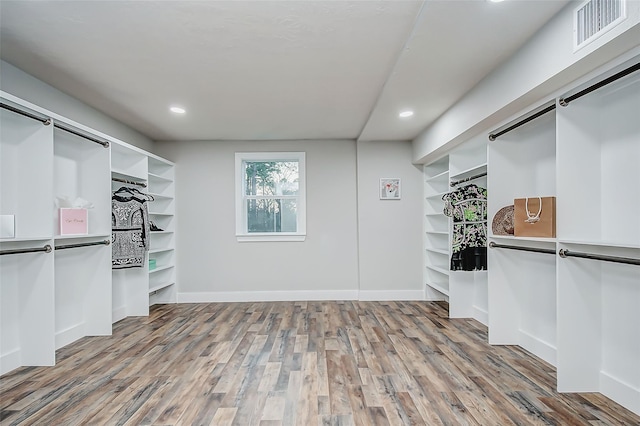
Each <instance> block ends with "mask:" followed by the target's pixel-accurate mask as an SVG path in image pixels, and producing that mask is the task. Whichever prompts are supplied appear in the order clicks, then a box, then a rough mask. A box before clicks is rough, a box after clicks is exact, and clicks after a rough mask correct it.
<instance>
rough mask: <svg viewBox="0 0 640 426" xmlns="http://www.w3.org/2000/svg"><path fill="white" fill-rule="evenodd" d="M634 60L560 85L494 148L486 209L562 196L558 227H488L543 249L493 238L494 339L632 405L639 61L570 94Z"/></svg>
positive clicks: (639, 295)
mask: <svg viewBox="0 0 640 426" xmlns="http://www.w3.org/2000/svg"><path fill="white" fill-rule="evenodd" d="M639 60H640V58H638V57H636V58H633V59H632V60H630V61H627V62H625V63H618V65H617V66H616V67H615V68H612V69H610V70H608V71H605V72H603V73H602V74H601V75H600V76H597V77H594V78H593V79H592V80H591V81H589V82H586V83H584V84H582V85H580V86H579V87H572V88H569V89H565V92H563V93H558V95H559V98H558V99H557V100H556V102H555V110H553V111H550V112H548V113H546V114H544V115H542V116H540V117H538V118H536V119H534V120H532V121H530V122H528V123H526V124H524V125H522V126H521V127H519V128H517V129H516V130H513V131H510V132H508V133H507V134H505V135H503V136H500V137H499V138H498V139H497V140H496V141H494V142H490V143H489V149H488V167H489V170H490V173H489V188H488V189H489V194H490V197H489V218H491V217H493V215H494V214H495V213H496V212H497V211H498V209H500V208H501V207H503V206H506V205H509V204H512V203H513V199H514V198H523V197H526V196H556V197H557V204H556V207H557V212H556V225H557V226H556V228H557V232H556V234H557V237H556V238H522V237H513V236H498V235H492V236H491V240H492V241H493V242H494V243H496V244H501V245H507V246H516V247H519V248H526V249H533V250H538V249H541V250H543V251H546V252H548V253H540V252H536V251H521V250H513V249H509V248H496V249H490V250H489V342H490V343H492V344H518V345H520V346H522V347H524V348H525V349H527V350H529V351H530V352H532V353H534V354H536V355H538V356H539V357H541V358H543V359H545V360H546V361H548V362H549V363H551V364H553V365H555V366H556V367H557V377H558V383H557V386H558V391H560V392H600V393H602V394H604V395H605V396H607V397H609V398H611V399H613V400H614V401H616V402H618V403H620V404H621V405H623V406H625V407H626V408H628V409H630V410H631V411H633V412H635V413H637V414H640V363H639V360H640V326H639V325H640V266H639V265H638V262H639V261H640V224H639V222H638V221H637V220H633V214H631V216H628V214H629V212H636V211H639V210H640V193H639V192H638V188H640V175H638V170H640V120H638V111H640V71H635V72H632V73H630V74H628V75H626V76H624V77H622V78H620V79H618V80H616V81H614V82H613V83H609V84H607V85H605V86H603V87H600V88H597V89H595V90H594V91H591V92H588V93H585V94H583V95H582V96H579V97H578V98H576V99H571V97H570V96H571V95H572V94H574V93H578V92H581V91H582V90H583V89H585V88H586V87H591V86H592V85H594V84H595V83H597V82H600V81H602V80H604V79H605V78H608V77H610V76H612V75H614V74H617V73H619V72H621V71H622V70H625V69H629V67H631V66H632V65H635V64H637V63H638V61H639ZM565 97H569V102H568V105H567V104H566V103H565V102H563V101H562V100H563V99H564V98H565ZM550 105H551V106H553V104H550ZM542 107H544V105H543V106H541V107H540V108H539V109H541V108H542ZM531 113H532V114H533V113H535V111H531ZM509 124H510V123H508V124H506V125H505V126H507V125H509ZM630 217H631V219H629V218H630ZM549 253H550V254H549ZM560 254H562V255H560ZM572 255H573V256H572ZM585 257H586V258H585ZM611 258H613V259H611ZM612 260H613V261H612ZM620 261H622V262H620ZM625 261H626V262H627V263H625Z"/></svg>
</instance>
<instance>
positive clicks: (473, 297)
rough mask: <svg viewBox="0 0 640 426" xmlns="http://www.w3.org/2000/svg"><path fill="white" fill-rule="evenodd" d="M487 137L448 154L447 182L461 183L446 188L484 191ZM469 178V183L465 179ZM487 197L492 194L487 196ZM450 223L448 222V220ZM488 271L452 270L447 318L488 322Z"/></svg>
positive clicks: (469, 141)
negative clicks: (471, 186) (478, 188)
mask: <svg viewBox="0 0 640 426" xmlns="http://www.w3.org/2000/svg"><path fill="white" fill-rule="evenodd" d="M486 175H487V142H486V137H483V136H479V137H476V138H473V139H470V140H468V141H466V142H464V143H463V144H461V145H460V146H458V147H456V148H455V149H454V150H453V151H452V152H451V153H449V180H450V182H451V183H456V182H460V183H459V184H458V185H456V186H454V187H451V186H450V188H449V191H453V190H455V189H456V188H460V187H464V186H465V185H468V184H475V185H477V186H479V187H482V188H487V176H486ZM467 179H469V180H467ZM488 196H489V197H490V196H491V194H488ZM449 220H450V221H451V219H449ZM487 287H488V284H487V271H486V270H482V271H451V272H450V274H449V317H450V318H474V319H476V320H478V321H480V322H481V323H483V324H485V325H486V324H487V322H488V294H487V292H488V289H487Z"/></svg>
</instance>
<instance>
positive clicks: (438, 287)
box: [424, 156, 450, 300]
mask: <svg viewBox="0 0 640 426" xmlns="http://www.w3.org/2000/svg"><path fill="white" fill-rule="evenodd" d="M424 178H425V180H424V199H425V204H424V234H425V238H424V265H425V266H424V267H425V269H424V281H425V296H426V299H427V300H448V297H449V253H450V249H449V221H448V220H447V217H446V216H445V215H444V213H443V212H442V209H443V207H444V202H443V201H442V196H443V195H444V194H446V193H447V192H449V159H448V157H446V156H445V157H443V158H441V159H440V160H438V161H436V162H434V163H432V164H428V165H426V166H424Z"/></svg>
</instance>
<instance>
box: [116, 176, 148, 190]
mask: <svg viewBox="0 0 640 426" xmlns="http://www.w3.org/2000/svg"><path fill="white" fill-rule="evenodd" d="M111 180H112V181H114V182H122V183H127V184H129V185H138V186H141V187H143V188H146V187H147V184H146V183H144V182H136V181H133V180H126V179H120V178H117V177H112V178H111Z"/></svg>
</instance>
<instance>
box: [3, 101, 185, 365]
mask: <svg viewBox="0 0 640 426" xmlns="http://www.w3.org/2000/svg"><path fill="white" fill-rule="evenodd" d="M0 98H2V104H3V108H0V200H1V202H0V214H2V215H9V216H12V217H13V219H14V224H15V226H14V227H13V230H14V232H13V236H11V235H7V236H6V237H3V238H0V251H1V253H2V254H1V255H0V374H4V373H7V372H9V371H11V370H13V369H15V368H17V367H20V366H32V365H33V366H36V365H38V366H44V365H54V364H55V351H56V349H58V348H60V347H62V346H65V345H66V344H68V343H71V342H73V341H75V340H77V339H79V338H82V337H84V336H95V335H110V334H111V327H112V323H113V322H114V321H115V320H117V319H120V318H121V317H120V318H117V315H119V314H122V313H124V316H127V315H145V314H148V307H149V304H150V303H170V302H175V293H176V290H175V265H174V262H175V253H174V240H173V226H174V223H173V212H174V200H173V197H174V189H173V188H174V186H173V176H174V175H173V163H171V162H168V161H166V160H164V159H161V158H160V157H157V156H155V155H153V154H150V153H147V152H145V151H142V150H140V149H138V148H135V147H132V146H131V145H128V144H126V143H124V142H121V141H118V140H117V139H114V138H112V137H110V136H108V135H105V134H103V133H101V132H98V131H95V130H93V129H90V128H88V127H86V126H83V125H82V124H79V123H77V122H74V121H72V120H69V119H67V118H65V117H62V116H60V115H58V114H55V113H54V112H51V111H48V110H46V109H44V108H40V107H38V106H37V105H33V104H31V103H29V102H26V101H24V100H21V99H19V98H16V97H15V96H13V95H10V94H8V93H5V92H0ZM11 109H15V110H11ZM113 178H116V179H122V180H126V181H129V182H137V183H143V184H145V185H146V184H147V182H149V184H150V187H151V189H152V190H153V191H154V192H155V195H154V197H155V200H156V201H154V203H155V204H153V205H150V207H149V210H150V211H151V212H152V215H151V216H150V217H152V218H153V219H152V220H154V221H157V224H158V225H159V226H164V227H165V228H164V229H166V231H163V232H159V233H158V234H159V235H164V236H168V238H167V239H166V240H162V238H163V237H162V236H160V237H159V239H157V238H156V237H155V235H154V236H152V237H151V244H152V245H155V247H154V250H152V251H151V252H150V253H151V254H152V255H153V256H156V257H157V259H158V264H159V267H158V268H157V269H156V270H154V271H152V272H150V271H149V270H148V268H147V267H145V268H138V269H137V270H133V269H130V270H126V271H124V272H122V273H120V271H118V272H113V273H112V269H111V245H110V242H111V190H112V189H114V188H115V189H117V188H118V187H119V186H117V185H121V184H122V183H121V182H114V181H113V180H112V179H113ZM156 181H158V182H161V183H158V184H156V183H155V182H156ZM125 185H126V184H125ZM59 197H66V198H67V199H69V200H76V199H78V198H82V199H84V200H86V201H88V202H90V203H91V204H93V208H90V209H88V212H87V213H88V221H87V223H88V225H87V232H86V233H84V232H82V233H80V234H76V235H63V234H61V230H60V216H59V209H58V206H57V205H56V200H57V199H58V198H59ZM10 228H11V227H10ZM7 232H8V233H9V234H11V232H9V231H7ZM165 271H169V272H168V273H167V272H165ZM152 276H153V277H154V278H151V277H152ZM156 276H158V277H162V278H159V279H156V278H155V277H156ZM114 277H115V278H114ZM154 280H157V281H158V282H157V283H156V282H155V281H154ZM153 286H156V288H154V287H153ZM151 292H157V294H158V297H156V299H155V300H154V299H153V297H154V296H155V295H150V293H151ZM138 293H139V294H138ZM150 298H151V299H150Z"/></svg>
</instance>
